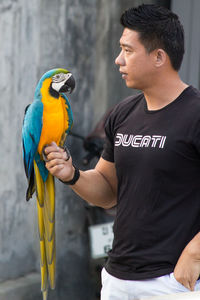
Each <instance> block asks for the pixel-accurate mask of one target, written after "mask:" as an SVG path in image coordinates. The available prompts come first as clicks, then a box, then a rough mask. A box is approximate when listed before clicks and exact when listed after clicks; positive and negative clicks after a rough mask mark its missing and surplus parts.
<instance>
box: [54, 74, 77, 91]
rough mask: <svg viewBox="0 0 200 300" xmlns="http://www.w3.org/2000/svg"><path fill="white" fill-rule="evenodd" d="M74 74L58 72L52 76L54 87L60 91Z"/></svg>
mask: <svg viewBox="0 0 200 300" xmlns="http://www.w3.org/2000/svg"><path fill="white" fill-rule="evenodd" d="M71 76H72V74H71V73H67V74H64V73H58V74H56V75H54V76H53V77H52V88H53V89H54V90H55V91H57V92H59V90H60V89H61V87H62V86H63V85H64V84H65V82H66V81H67V80H68V79H69V78H70V77H71Z"/></svg>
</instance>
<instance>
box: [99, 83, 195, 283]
mask: <svg viewBox="0 0 200 300" xmlns="http://www.w3.org/2000/svg"><path fill="white" fill-rule="evenodd" d="M105 131H106V136H107V140H106V144H105V148H104V151H103V154H102V157H103V158H104V159H105V160H108V161H110V162H114V163H115V166H116V172H117V178H118V199H117V215H116V218H115V222H114V228H113V230H114V242H113V248H112V250H111V252H110V253H109V258H108V261H107V264H106V269H107V271H108V272H109V273H110V274H111V275H113V276H115V277H117V278H120V279H127V280H139V279H148V278H154V277H158V276H162V275H165V274H168V273H170V272H172V271H173V269H174V267H175V264H176V262H177V260H178V258H179V256H180V254H181V252H182V250H183V249H184V247H185V246H186V244H187V243H188V242H189V241H190V240H191V239H192V238H193V237H194V235H196V234H197V233H198V232H199V231H200V92H199V91H198V90H196V89H195V88H193V87H192V86H189V87H187V88H186V89H185V90H184V91H183V92H182V93H181V95H180V96H179V97H178V98H177V99H175V100H174V101H173V102H171V103H170V104H168V105H167V106H165V107H164V108H162V109H159V110H156V111H148V109H147V105H146V100H145V98H144V95H143V94H140V95H137V96H131V97H129V98H127V99H125V100H123V101H122V102H121V103H119V104H118V105H117V106H116V108H115V109H114V111H113V112H112V114H111V115H110V117H109V119H108V121H107V124H106V127H105Z"/></svg>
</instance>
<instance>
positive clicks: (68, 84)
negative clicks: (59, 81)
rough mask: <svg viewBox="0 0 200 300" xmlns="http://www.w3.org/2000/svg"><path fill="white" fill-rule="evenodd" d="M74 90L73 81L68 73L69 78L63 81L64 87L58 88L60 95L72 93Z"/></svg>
mask: <svg viewBox="0 0 200 300" xmlns="http://www.w3.org/2000/svg"><path fill="white" fill-rule="evenodd" d="M74 88H75V79H74V77H73V75H72V74H71V73H70V77H69V78H68V79H67V80H66V81H65V83H64V85H63V86H62V87H61V88H60V90H59V92H61V93H70V94H71V93H72V92H73V90H74Z"/></svg>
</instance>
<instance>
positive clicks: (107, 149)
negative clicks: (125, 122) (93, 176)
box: [101, 116, 114, 162]
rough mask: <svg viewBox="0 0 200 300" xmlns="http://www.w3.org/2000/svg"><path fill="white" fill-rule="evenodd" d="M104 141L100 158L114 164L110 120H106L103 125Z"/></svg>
mask: <svg viewBox="0 0 200 300" xmlns="http://www.w3.org/2000/svg"><path fill="white" fill-rule="evenodd" d="M104 129H105V134H106V139H105V143H104V149H103V152H102V155H101V157H102V158H103V159H105V160H108V161H110V162H114V138H113V132H112V118H111V116H110V117H109V118H108V120H107V122H106V124H105V128H104Z"/></svg>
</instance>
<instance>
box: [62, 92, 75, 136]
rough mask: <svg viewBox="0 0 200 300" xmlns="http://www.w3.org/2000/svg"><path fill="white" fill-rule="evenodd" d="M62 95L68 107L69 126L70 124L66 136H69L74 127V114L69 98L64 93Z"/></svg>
mask: <svg viewBox="0 0 200 300" xmlns="http://www.w3.org/2000/svg"><path fill="white" fill-rule="evenodd" d="M61 95H62V97H63V98H64V100H65V103H66V105H67V113H68V116H69V121H68V122H69V124H68V128H67V130H66V134H69V132H70V130H71V128H72V126H73V113H72V109H71V105H70V103H69V100H68V99H67V96H66V95H65V94H63V93H62V94H61Z"/></svg>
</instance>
